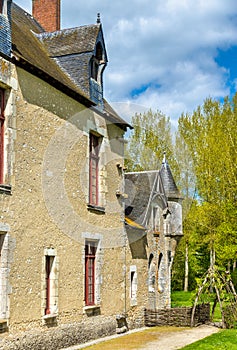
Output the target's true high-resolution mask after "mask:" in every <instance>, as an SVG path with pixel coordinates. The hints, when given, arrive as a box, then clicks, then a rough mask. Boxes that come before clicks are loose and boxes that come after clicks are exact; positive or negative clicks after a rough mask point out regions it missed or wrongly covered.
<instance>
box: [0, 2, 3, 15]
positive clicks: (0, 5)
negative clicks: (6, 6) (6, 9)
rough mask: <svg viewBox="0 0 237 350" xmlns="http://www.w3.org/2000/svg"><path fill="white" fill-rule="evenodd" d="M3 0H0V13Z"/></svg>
mask: <svg viewBox="0 0 237 350" xmlns="http://www.w3.org/2000/svg"><path fill="white" fill-rule="evenodd" d="M2 7H3V0H0V13H2Z"/></svg>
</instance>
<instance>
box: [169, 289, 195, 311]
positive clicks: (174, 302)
mask: <svg viewBox="0 0 237 350" xmlns="http://www.w3.org/2000/svg"><path fill="white" fill-rule="evenodd" d="M194 298H195V292H183V291H175V292H172V293H171V307H181V306H192V304H193V301H194Z"/></svg>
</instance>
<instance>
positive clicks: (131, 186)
mask: <svg viewBox="0 0 237 350" xmlns="http://www.w3.org/2000/svg"><path fill="white" fill-rule="evenodd" d="M125 193H126V195H127V196H128V198H127V199H126V200H125V217H127V218H129V219H131V220H132V221H134V222H136V223H137V224H139V225H141V226H144V227H146V226H147V223H148V220H149V215H150V210H151V203H152V201H155V200H156V199H157V198H158V197H159V198H158V199H159V203H160V205H161V207H162V209H163V210H165V209H166V208H168V203H167V199H166V196H165V192H164V188H163V184H162V180H161V176H160V171H158V170H155V171H147V172H146V171H142V172H134V173H125Z"/></svg>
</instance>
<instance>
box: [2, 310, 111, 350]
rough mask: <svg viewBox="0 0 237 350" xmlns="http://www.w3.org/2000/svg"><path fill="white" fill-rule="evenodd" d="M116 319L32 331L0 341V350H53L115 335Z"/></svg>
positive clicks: (93, 319) (104, 318) (96, 320)
mask: <svg viewBox="0 0 237 350" xmlns="http://www.w3.org/2000/svg"><path fill="white" fill-rule="evenodd" d="M116 325H117V323H116V319H115V318H113V317H104V316H103V317H101V316H97V317H93V318H91V319H89V320H86V321H83V322H80V323H73V324H68V325H62V326H60V327H56V328H52V329H47V330H44V331H42V330H41V331H40V330H32V331H28V332H24V333H23V332H22V333H18V334H14V336H12V335H9V336H8V337H5V338H2V339H0V350H3V349H4V350H32V349H34V350H43V349H47V350H55V349H62V348H66V347H69V346H73V345H76V344H82V343H85V342H88V341H90V340H93V339H97V338H101V337H105V336H108V335H112V334H115V333H116Z"/></svg>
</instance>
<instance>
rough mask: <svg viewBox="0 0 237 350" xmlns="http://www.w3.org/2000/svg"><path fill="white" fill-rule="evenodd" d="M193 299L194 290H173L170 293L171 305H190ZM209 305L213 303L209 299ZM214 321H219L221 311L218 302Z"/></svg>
mask: <svg viewBox="0 0 237 350" xmlns="http://www.w3.org/2000/svg"><path fill="white" fill-rule="evenodd" d="M194 300H195V291H193V292H184V291H175V292H172V293H171V307H181V306H192V305H193V302H194ZM209 301H210V304H211V307H212V305H213V300H209ZM213 321H214V322H219V321H221V312H220V307H219V304H217V306H216V308H215V313H214V318H213Z"/></svg>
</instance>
